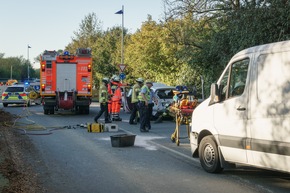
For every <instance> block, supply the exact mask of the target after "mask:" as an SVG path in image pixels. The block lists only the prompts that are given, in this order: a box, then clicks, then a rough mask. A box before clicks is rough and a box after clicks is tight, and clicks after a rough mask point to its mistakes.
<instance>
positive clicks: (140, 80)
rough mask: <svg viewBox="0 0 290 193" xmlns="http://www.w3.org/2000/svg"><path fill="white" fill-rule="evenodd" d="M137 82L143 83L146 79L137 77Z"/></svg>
mask: <svg viewBox="0 0 290 193" xmlns="http://www.w3.org/2000/svg"><path fill="white" fill-rule="evenodd" d="M136 82H139V83H143V82H144V80H143V78H137V79H136Z"/></svg>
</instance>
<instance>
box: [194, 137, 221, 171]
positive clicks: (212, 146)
mask: <svg viewBox="0 0 290 193" xmlns="http://www.w3.org/2000/svg"><path fill="white" fill-rule="evenodd" d="M198 152H199V159H200V163H201V166H202V167H203V169H204V170H205V171H207V172H209V173H219V172H221V171H222V170H223V168H222V167H221V163H220V158H219V152H218V148H217V144H216V142H215V140H214V137H213V136H212V135H209V136H206V137H204V138H203V139H202V140H201V142H200V144H199V149H198Z"/></svg>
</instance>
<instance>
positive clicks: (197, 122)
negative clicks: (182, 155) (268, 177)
mask: <svg viewBox="0 0 290 193" xmlns="http://www.w3.org/2000/svg"><path fill="white" fill-rule="evenodd" d="M190 144H191V152H192V156H193V157H198V156H199V158H200V162H201V165H202V167H203V168H204V170H206V171H207V172H211V173H216V172H220V171H222V169H223V168H225V166H226V164H227V163H234V164H242V165H250V166H255V167H260V168H266V169H271V170H278V171H283V172H290V41H283V42H277V43H272V44H266V45H261V46H256V47H252V48H248V49H245V50H243V51H240V52H239V53H237V54H236V55H234V57H233V58H232V59H231V60H230V62H229V63H228V65H227V67H226V68H225V70H224V72H223V73H222V75H221V77H220V78H219V80H218V82H217V83H216V84H212V86H211V96H210V98H208V99H207V100H205V101H204V102H203V103H201V104H200V105H199V106H198V107H197V108H196V109H195V110H194V112H193V114H192V122H191V133H190Z"/></svg>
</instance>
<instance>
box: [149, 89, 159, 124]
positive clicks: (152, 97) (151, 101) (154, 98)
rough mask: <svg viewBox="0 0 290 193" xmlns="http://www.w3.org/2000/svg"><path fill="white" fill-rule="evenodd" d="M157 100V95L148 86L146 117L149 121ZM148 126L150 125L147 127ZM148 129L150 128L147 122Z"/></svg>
mask: <svg viewBox="0 0 290 193" xmlns="http://www.w3.org/2000/svg"><path fill="white" fill-rule="evenodd" d="M157 102H158V100H157V96H156V94H155V93H154V91H153V90H152V88H150V99H149V103H148V117H149V123H150V120H151V118H152V113H153V107H154V104H157ZM149 126H150V127H149ZM149 126H148V129H149V130H150V129H151V125H150V124H149Z"/></svg>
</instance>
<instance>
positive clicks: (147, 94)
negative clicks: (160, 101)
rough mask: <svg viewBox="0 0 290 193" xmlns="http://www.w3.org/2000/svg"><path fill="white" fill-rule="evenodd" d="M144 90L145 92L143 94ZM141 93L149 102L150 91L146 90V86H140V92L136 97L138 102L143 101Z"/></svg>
mask: <svg viewBox="0 0 290 193" xmlns="http://www.w3.org/2000/svg"><path fill="white" fill-rule="evenodd" d="M144 90H145V93H144ZM141 93H144V95H145V98H146V100H147V101H149V100H150V89H149V88H148V86H146V85H144V86H142V88H141V91H140V93H139V95H138V100H139V101H144V99H143V97H142V95H141Z"/></svg>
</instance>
